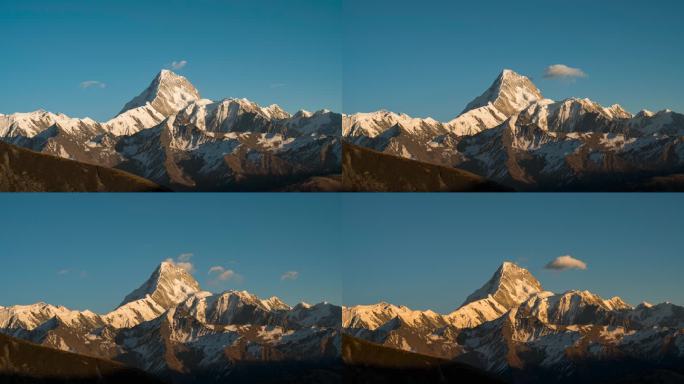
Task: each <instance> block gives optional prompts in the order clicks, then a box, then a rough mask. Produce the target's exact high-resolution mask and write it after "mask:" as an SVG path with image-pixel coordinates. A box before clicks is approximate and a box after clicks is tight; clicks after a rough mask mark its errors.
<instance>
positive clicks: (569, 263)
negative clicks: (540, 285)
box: [544, 255, 587, 271]
mask: <svg viewBox="0 0 684 384" xmlns="http://www.w3.org/2000/svg"><path fill="white" fill-rule="evenodd" d="M544 268H546V269H555V270H559V271H564V270H567V269H582V270H585V269H587V263H585V262H584V261H582V260H579V259H575V258H574V257H572V256H570V255H564V256H558V257H556V258H555V259H553V260H552V261H550V262H549V263H548V264H546V266H545V267H544Z"/></svg>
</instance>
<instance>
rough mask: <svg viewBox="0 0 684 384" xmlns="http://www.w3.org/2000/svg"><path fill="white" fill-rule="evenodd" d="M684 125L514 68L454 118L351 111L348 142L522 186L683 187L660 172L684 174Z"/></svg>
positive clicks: (671, 116)
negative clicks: (572, 92)
mask: <svg viewBox="0 0 684 384" xmlns="http://www.w3.org/2000/svg"><path fill="white" fill-rule="evenodd" d="M683 132H684V115H681V114H678V113H675V112H672V111H669V110H664V111H660V112H657V113H653V112H649V111H641V112H639V113H638V114H636V115H632V114H631V113H629V112H627V111H625V110H624V109H623V108H622V107H620V106H619V105H617V104H616V105H613V106H610V107H603V106H601V105H599V104H597V103H595V102H593V101H591V100H589V99H577V98H571V99H567V100H561V101H553V100H549V99H545V98H543V97H542V94H541V92H540V91H539V90H538V89H537V87H536V86H535V85H534V84H533V83H532V82H531V81H530V80H529V79H528V78H527V77H525V76H521V75H518V74H516V73H515V72H513V71H510V70H504V71H503V72H502V73H501V74H500V75H499V77H498V78H497V79H496V81H495V82H494V83H493V84H492V86H490V88H488V89H487V90H486V91H485V92H484V93H483V94H482V95H481V96H479V97H477V98H476V99H474V100H473V101H472V102H470V103H469V104H468V105H467V106H466V108H465V110H464V111H463V112H462V113H461V114H460V115H458V116H457V117H456V118H455V119H454V120H452V121H450V122H448V123H441V122H437V121H435V120H433V119H414V118H411V117H409V116H406V115H398V114H394V113H391V112H386V111H381V112H375V113H362V114H355V115H349V116H344V117H343V137H344V140H345V141H347V142H350V143H352V144H356V145H362V146H367V147H369V148H372V149H375V150H378V151H382V152H387V153H390V154H395V155H399V156H403V157H406V158H410V159H414V160H420V161H424V162H431V163H435V164H440V165H445V166H450V167H458V168H461V169H465V170H468V171H471V172H473V173H475V174H478V175H480V176H483V177H485V178H487V179H489V180H492V181H495V182H498V183H501V184H503V185H506V186H508V187H511V188H515V189H520V190H653V189H654V188H659V189H658V190H661V189H662V190H670V189H676V190H679V187H680V184H681V183H677V182H676V180H675V181H671V182H665V183H657V182H654V178H660V179H659V180H661V181H662V180H664V179H663V178H665V180H669V179H667V178H672V175H677V174H680V173H682V169H683V168H684V145H682V139H681V137H682V133H683ZM656 180H658V179H656Z"/></svg>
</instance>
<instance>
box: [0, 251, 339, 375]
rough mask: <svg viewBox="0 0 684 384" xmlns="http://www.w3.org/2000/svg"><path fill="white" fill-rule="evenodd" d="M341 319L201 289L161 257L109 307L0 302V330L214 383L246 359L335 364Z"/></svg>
mask: <svg viewBox="0 0 684 384" xmlns="http://www.w3.org/2000/svg"><path fill="white" fill-rule="evenodd" d="M340 319H341V308H340V307H339V306H335V305H333V304H330V303H319V304H316V305H309V304H306V303H300V304H297V305H296V306H294V307H290V306H289V305H287V304H285V303H284V302H283V301H281V300H280V299H279V298H277V297H271V298H269V299H260V298H258V297H257V296H255V295H253V294H251V293H249V292H246V291H226V292H223V293H211V292H206V291H202V290H201V289H200V286H199V284H198V283H197V281H196V280H195V279H194V278H193V277H192V275H190V274H189V273H188V272H187V271H186V270H185V269H183V268H181V267H179V266H177V265H175V264H173V263H171V262H163V263H161V264H160V265H159V267H158V268H157V269H156V270H155V271H154V272H153V273H152V275H151V276H150V278H149V279H148V280H147V281H145V282H144V283H143V284H142V285H141V286H140V287H139V288H137V289H135V290H134V291H132V292H131V293H130V294H129V295H127V296H126V297H125V299H124V300H123V301H122V303H121V304H120V305H119V306H118V307H117V308H116V309H114V310H112V311H111V312H109V313H106V314H96V313H93V312H91V311H75V310H70V309H68V308H65V307H62V306H53V305H50V304H46V303H36V304H32V305H15V306H10V307H0V332H1V333H4V334H7V335H9V336H12V337H16V338H21V339H25V340H28V341H30V342H33V343H36V344H40V345H43V346H46V347H51V348H56V349H60V350H63V351H69V352H75V353H78V354H81V355H86V356H92V357H98V358H105V359H111V360H116V361H119V362H123V363H125V364H127V365H129V366H132V367H136V368H140V369H142V370H144V371H146V372H148V373H151V374H154V375H157V376H158V377H161V378H164V379H170V380H172V381H179V382H215V381H216V382H218V381H221V380H223V379H225V378H226V377H233V376H231V375H233V374H234V371H236V370H239V369H241V367H242V366H243V365H245V364H249V363H253V364H256V363H278V362H288V363H292V362H295V363H300V364H313V365H325V364H328V363H331V362H336V361H337V360H339V356H340V348H341V345H340V342H341V341H340ZM196 380H200V381H196Z"/></svg>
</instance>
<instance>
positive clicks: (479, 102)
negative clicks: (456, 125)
mask: <svg viewBox="0 0 684 384" xmlns="http://www.w3.org/2000/svg"><path fill="white" fill-rule="evenodd" d="M542 98H543V97H542V94H541V92H540V91H539V89H538V88H537V87H536V86H535V85H534V84H533V83H532V81H530V79H529V78H527V77H526V76H523V75H520V74H518V73H516V72H514V71H512V70H510V69H504V70H503V71H501V74H499V77H497V78H496V80H494V83H492V85H491V86H490V87H489V88H488V89H487V90H486V91H484V93H483V94H481V95H480V96H478V97H477V98H475V99H474V100H473V101H471V102H470V103H468V105H466V107H465V109H464V110H463V113H465V112H467V111H470V110H472V109H476V108H480V107H484V106H487V105H488V104H490V103H491V104H492V105H493V106H494V108H496V109H497V110H498V111H499V112H501V113H502V114H504V115H506V116H509V117H510V116H511V115H513V114H515V113H517V112H519V111H521V110H523V109H524V108H526V107H527V106H528V105H530V104H531V103H533V102H535V101H537V100H541V99H542Z"/></svg>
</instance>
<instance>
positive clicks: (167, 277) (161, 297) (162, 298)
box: [120, 261, 200, 309]
mask: <svg viewBox="0 0 684 384" xmlns="http://www.w3.org/2000/svg"><path fill="white" fill-rule="evenodd" d="M199 291H200V286H199V283H198V282H197V280H195V278H194V277H192V275H191V274H190V273H189V272H188V271H186V270H185V269H184V268H182V267H180V266H178V265H176V264H175V263H173V262H170V261H164V262H162V263H161V264H159V266H158V267H157V269H155V270H154V272H152V275H150V277H149V278H148V279H147V281H145V282H144V283H143V284H142V285H141V286H140V287H138V288H137V289H136V290H134V291H133V292H131V293H130V294H128V295H127V296H126V297H125V298H124V300H123V302H122V303H121V305H120V307H121V306H123V305H125V304H128V303H130V302H133V301H136V300H140V299H144V298H146V297H148V296H149V297H150V298H151V299H152V300H154V302H155V303H156V304H159V305H160V306H161V307H163V308H165V309H169V308H171V307H172V306H174V305H176V304H178V303H179V302H181V301H183V300H184V299H185V298H186V297H188V295H191V294H193V293H196V292H199Z"/></svg>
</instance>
